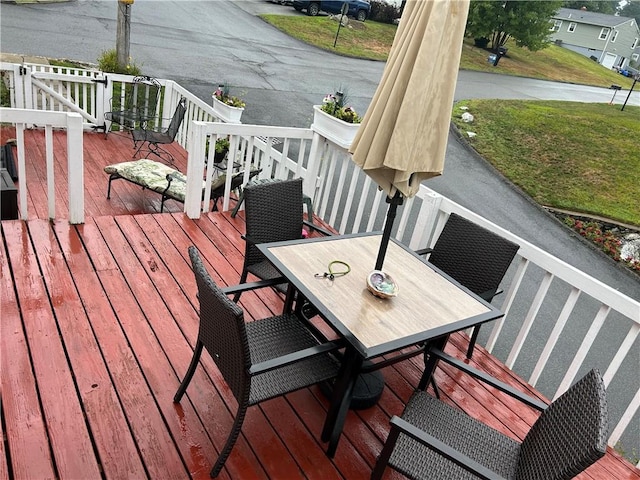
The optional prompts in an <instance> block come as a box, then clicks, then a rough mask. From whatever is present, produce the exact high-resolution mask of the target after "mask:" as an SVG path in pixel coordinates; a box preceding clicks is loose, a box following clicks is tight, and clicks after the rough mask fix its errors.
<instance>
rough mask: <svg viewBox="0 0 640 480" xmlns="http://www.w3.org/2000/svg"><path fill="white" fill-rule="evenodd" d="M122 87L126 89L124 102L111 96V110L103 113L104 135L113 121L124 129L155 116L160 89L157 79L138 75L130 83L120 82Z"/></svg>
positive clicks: (145, 121) (133, 126)
mask: <svg viewBox="0 0 640 480" xmlns="http://www.w3.org/2000/svg"><path fill="white" fill-rule="evenodd" d="M122 88H124V89H126V91H125V95H124V103H121V101H120V98H118V97H116V98H115V99H114V98H112V99H111V110H112V111H110V112H106V113H105V114H104V118H105V120H106V122H105V127H104V131H105V136H106V135H108V133H109V131H110V130H111V125H112V124H114V123H115V124H118V125H120V126H122V128H124V129H125V130H134V129H135V128H142V127H144V126H145V125H146V124H147V123H148V122H149V121H150V120H153V119H154V118H155V116H156V110H157V106H158V101H159V100H160V93H161V91H162V86H161V85H160V82H158V80H156V79H155V78H152V77H149V76H146V75H138V76H137V77H135V78H134V79H133V83H131V84H130V85H127V84H122ZM114 100H115V101H114ZM107 122H108V123H107Z"/></svg>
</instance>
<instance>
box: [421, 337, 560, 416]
mask: <svg viewBox="0 0 640 480" xmlns="http://www.w3.org/2000/svg"><path fill="white" fill-rule="evenodd" d="M429 355H433V356H435V357H437V358H438V359H440V360H442V361H443V362H446V363H448V364H449V365H451V366H453V367H455V368H457V369H459V370H462V371H463V372H466V373H467V374H469V375H471V376H472V377H474V378H477V379H478V380H480V381H482V382H484V383H486V384H488V385H491V386H492V387H494V388H497V389H498V390H500V391H501V392H504V393H506V394H507V395H509V396H511V397H513V398H515V399H517V400H519V401H521V402H522V403H524V404H526V405H529V406H530V407H533V408H535V409H536V410H540V411H543V410H546V409H547V407H548V405H547V404H546V403H544V402H543V401H541V400H538V399H537V398H534V397H531V396H529V395H526V394H524V393H522V392H520V391H518V390H516V389H515V388H513V387H512V386H510V385H507V384H506V383H503V382H501V381H499V380H496V379H495V378H493V377H492V376H491V375H487V374H486V373H484V372H481V371H480V370H477V369H475V368H473V367H471V366H470V365H467V364H466V363H464V362H463V361H462V360H458V359H457V358H454V357H452V356H450V355H447V354H446V353H444V352H443V351H441V350H439V349H437V348H431V349H429Z"/></svg>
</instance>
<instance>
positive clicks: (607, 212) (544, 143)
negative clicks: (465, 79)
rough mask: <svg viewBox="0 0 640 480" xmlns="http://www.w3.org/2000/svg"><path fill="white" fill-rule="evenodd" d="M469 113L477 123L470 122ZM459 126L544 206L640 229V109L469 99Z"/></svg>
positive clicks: (456, 117) (461, 104) (480, 150)
mask: <svg viewBox="0 0 640 480" xmlns="http://www.w3.org/2000/svg"><path fill="white" fill-rule="evenodd" d="M461 107H467V108H468V110H466V111H468V112H469V113H471V114H472V115H473V116H474V121H473V123H464V122H462V120H461V118H460V116H461V114H462V113H463V112H464V111H465V110H462V109H461ZM453 121H454V123H455V124H456V125H457V126H458V127H459V129H460V131H461V132H462V134H463V135H464V136H466V132H468V131H471V132H474V133H475V134H476V136H475V137H473V138H471V139H469V141H470V142H471V144H472V145H473V147H474V148H475V149H476V150H477V151H478V153H480V154H481V155H482V156H483V157H484V158H486V159H487V160H488V161H489V162H490V163H491V164H493V165H494V166H495V167H496V168H497V169H498V170H500V171H501V172H502V173H503V174H504V175H505V176H506V177H508V178H509V179H510V180H511V181H513V182H514V183H515V184H516V185H518V186H519V187H521V188H522V189H523V190H524V191H525V192H526V193H527V194H529V195H530V196H531V197H532V198H533V199H535V200H536V201H537V202H538V203H540V204H541V205H547V206H550V207H556V208H562V209H567V210H572V211H577V212H582V213H585V214H595V215H601V216H604V217H607V218H610V219H613V220H618V221H621V222H625V223H630V224H634V225H640V208H639V207H638V199H639V198H640V150H639V148H640V147H639V146H638V138H640V107H636V106H630V105H627V106H626V107H625V109H624V111H621V107H620V105H608V104H585V103H572V102H552V101H520V100H501V101H499V102H496V101H494V100H468V101H462V102H459V103H458V104H456V105H455V107H454V110H453Z"/></svg>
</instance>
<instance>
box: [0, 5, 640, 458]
mask: <svg viewBox="0 0 640 480" xmlns="http://www.w3.org/2000/svg"><path fill="white" fill-rule="evenodd" d="M117 6H118V3H117V2H105V1H101V0H78V1H73V2H69V3H54V4H28V5H15V4H10V3H2V4H1V5H0V49H1V50H2V51H3V52H9V53H21V54H29V55H41V56H46V57H57V58H70V59H75V60H83V61H88V62H95V61H96V59H97V58H98V56H99V55H100V54H101V52H102V51H103V50H106V49H109V48H113V46H114V45H115V31H116V24H115V19H116V8H117ZM257 13H280V14H282V13H286V14H292V15H295V14H298V13H297V12H295V11H294V10H293V8H291V7H286V6H282V5H276V4H272V3H270V2H267V1H264V0H244V1H236V2H231V1H225V0H218V1H168V0H167V1H158V0H136V2H135V4H134V5H133V6H132V8H131V14H132V20H131V55H132V57H133V58H134V60H135V62H136V63H137V64H138V65H140V66H141V67H142V70H143V71H144V72H145V73H146V74H149V75H153V76H157V77H160V78H169V79H173V80H175V81H177V82H179V83H180V84H181V85H183V86H184V87H185V88H187V89H188V90H190V91H192V92H193V93H195V94H196V95H198V96H199V97H200V98H202V99H203V100H205V101H209V99H210V97H211V93H212V92H213V90H214V88H215V86H216V85H217V84H218V83H219V82H221V81H224V82H228V83H229V84H231V85H233V86H234V89H233V93H234V94H236V95H241V96H242V97H244V99H245V100H246V102H247V108H246V110H245V112H244V115H243V122H244V123H255V124H264V125H282V126H298V127H306V126H308V125H310V124H311V121H312V105H314V104H317V103H318V102H319V101H321V99H322V98H323V97H324V95H325V94H326V93H329V92H333V91H335V90H336V89H337V88H339V87H345V88H346V89H347V92H348V95H349V98H350V103H351V104H352V105H353V106H354V107H355V108H356V110H357V111H360V112H364V111H365V110H366V108H367V106H368V104H369V101H370V99H371V97H372V96H373V93H374V91H375V89H376V86H377V84H378V81H379V79H380V77H381V75H382V70H383V67H384V64H383V63H382V62H374V61H367V60H359V59H352V58H347V57H342V56H337V55H333V54H331V53H328V52H324V51H321V50H318V49H316V48H313V47H310V46H308V45H306V44H304V43H302V42H299V41H297V40H295V39H292V38H290V37H288V36H286V35H284V34H282V33H281V32H279V31H277V30H276V29H274V28H272V27H271V26H269V25H268V24H266V23H265V22H264V21H262V20H261V19H260V18H258V17H257V16H256V14H257ZM497 68H499V67H497ZM638 90H640V87H639V88H638ZM626 93H627V92H625V91H621V92H618V94H617V95H616V102H617V103H618V104H620V103H621V102H622V101H624V98H625V96H626ZM611 97H612V91H611V90H609V89H606V88H596V87H584V86H578V85H571V84H563V83H554V82H545V81H540V80H533V79H526V78H518V77H510V76H504V75H498V74H491V73H477V72H470V71H461V72H460V74H459V76H458V83H457V89H456V95H455V98H456V99H463V98H491V99H496V101H499V100H500V99H508V98H524V99H545V100H568V101H577V102H609V100H610V99H611ZM630 102H631V104H634V105H640V91H638V92H634V95H633V96H632V98H631V100H630ZM617 108H618V107H615V106H612V128H615V114H616V111H618V110H617ZM426 184H427V185H428V186H429V187H431V188H433V189H434V190H436V191H438V192H440V193H442V194H443V195H445V196H447V197H449V198H451V199H452V200H454V201H456V202H458V203H460V204H462V205H463V206H465V207H467V208H469V209H471V210H472V211H474V212H476V213H479V214H480V215H482V216H484V217H486V218H488V219H490V220H492V221H493V222H495V223H497V224H499V225H501V226H502V227H504V228H506V229H508V230H510V231H512V232H514V233H516V234H517V235H519V236H520V237H522V238H524V239H526V240H528V241H530V242H531V243H533V244H535V245H538V246H539V247H541V248H543V249H544V250H546V251H548V252H550V253H552V254H553V255H555V256H557V257H559V258H561V259H563V260H565V261H566V262H568V263H570V264H571V265H573V266H575V267H577V268H579V269H580V270H583V271H585V272H587V273H589V274H590V275H592V276H594V277H596V278H598V279H599V280H601V281H602V282H604V283H606V284H608V285H610V286H611V287H613V288H614V289H616V290H619V291H621V292H623V293H625V294H626V295H629V296H631V297H632V298H635V299H640V281H638V277H637V276H635V275H633V274H630V273H629V272H627V271H626V270H624V269H622V268H619V267H618V266H616V265H615V264H614V262H613V261H612V260H610V259H608V258H606V257H605V256H604V255H602V254H600V253H599V252H596V251H594V250H593V249H592V248H590V247H589V246H587V245H585V244H584V243H583V242H582V241H581V240H580V239H578V238H576V237H575V236H572V235H571V234H569V233H568V232H567V231H566V229H564V228H563V227H562V226H561V225H559V224H558V223H557V222H556V221H555V219H553V218H551V217H550V216H549V215H548V214H546V213H545V212H544V211H543V210H542V209H540V208H539V207H538V206H537V205H535V204H533V203H532V202H531V201H530V200H529V199H528V198H527V197H525V196H524V195H522V194H521V193H520V192H519V190H517V189H516V188H514V187H513V186H512V185H511V184H510V183H509V182H508V181H506V180H505V179H503V178H502V177H501V176H500V175H499V174H497V172H495V171H494V170H493V169H492V168H491V167H490V166H489V165H488V164H487V163H486V162H485V161H484V160H482V159H481V158H479V157H478V156H477V155H475V154H474V153H473V152H472V151H470V150H469V149H467V148H466V147H465V145H464V144H463V143H460V142H459V141H458V140H457V139H456V138H455V137H454V136H451V137H450V141H449V146H448V149H447V157H446V163H445V171H444V174H443V175H442V176H441V177H438V178H435V179H432V180H429V181H428V182H426ZM532 288H537V287H532ZM558 301H561V299H559V300H558ZM590 315H591V316H590V317H586V318H593V314H590ZM607 327H608V328H606V329H605V330H606V332H605V334H603V336H604V337H605V341H604V344H603V345H602V346H600V347H599V349H600V350H601V353H602V354H603V355H605V356H606V357H607V358H610V356H611V355H612V352H613V351H614V350H615V348H616V347H614V346H610V345H619V341H620V340H619V338H620V335H622V334H623V333H624V332H622V331H621V330H620V329H616V326H615V325H611V326H609V325H608V326H607ZM514 328H515V327H514ZM484 330H488V329H484ZM484 330H483V331H484ZM515 333H516V332H513V331H512V332H509V331H505V336H507V337H511V336H514V335H515ZM545 335H548V330H545V329H542V330H540V331H535V332H534V331H532V333H531V336H530V338H529V339H528V342H531V343H533V344H534V345H543V344H544V341H546V337H545ZM634 347H635V350H634V355H632V358H630V360H629V362H627V364H625V366H624V368H623V369H622V371H621V372H620V373H619V375H618V377H621V378H622V379H627V380H628V381H629V384H630V387H631V388H630V389H628V390H626V391H622V392H616V394H618V395H620V396H621V397H628V394H629V392H631V393H633V392H635V391H636V389H637V383H638V381H640V379H638V370H637V366H638V365H639V364H640V341H636V344H635V346H634ZM567 352H568V353H567V355H568V357H569V358H570V357H571V353H570V352H571V348H568V351H567ZM496 353H498V354H499V355H500V353H504V352H496ZM532 355H534V354H533V353H532ZM530 363H531V360H530V358H529V357H528V355H525V354H523V355H522V356H521V359H519V361H518V364H517V365H516V366H520V367H521V368H523V369H524V370H525V371H526V370H527V369H528V367H529V365H528V364H530ZM556 377H557V376H556ZM556 380H557V379H556ZM556 380H554V379H551V380H549V385H539V387H540V388H541V389H542V390H543V391H544V390H545V387H547V386H550V385H553V384H554V382H556ZM623 390H624V388H623ZM639 416H640V415H638V414H636V418H635V419H634V427H633V428H632V429H630V432H629V435H630V436H631V438H635V440H633V441H632V442H633V443H635V444H636V445H637V438H640V436H639V435H638V432H639V431H640V427H639V425H640V420H639V419H638V417H639Z"/></svg>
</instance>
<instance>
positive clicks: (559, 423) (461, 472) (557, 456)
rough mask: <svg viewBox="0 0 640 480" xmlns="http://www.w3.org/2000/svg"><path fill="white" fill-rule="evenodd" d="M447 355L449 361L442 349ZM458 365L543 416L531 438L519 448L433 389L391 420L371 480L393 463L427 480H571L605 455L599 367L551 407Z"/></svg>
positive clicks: (604, 408)
mask: <svg viewBox="0 0 640 480" xmlns="http://www.w3.org/2000/svg"><path fill="white" fill-rule="evenodd" d="M440 356H441V357H442V358H443V359H444V358H445V357H446V355H442V354H441V352H440ZM453 362H454V364H455V365H457V366H458V368H460V369H461V370H464V371H466V372H467V373H470V374H471V375H472V376H474V377H476V378H479V379H481V380H483V381H485V382H487V383H489V384H490V385H493V386H494V387H496V388H498V389H499V390H501V391H502V392H504V393H506V394H508V395H510V396H512V397H514V398H517V399H519V400H520V401H522V402H524V403H525V404H528V405H530V406H532V407H534V408H538V409H540V410H542V411H543V412H542V414H541V416H540V417H539V418H538V420H537V421H536V423H535V424H534V425H533V427H532V428H531V430H530V431H529V433H528V434H527V436H526V437H525V440H524V441H523V442H522V443H519V442H517V441H515V440H513V439H512V438H510V437H508V436H506V435H504V434H503V433H501V432H499V431H497V430H494V429H493V428H490V427H489V426H487V425H485V424H483V423H482V422H480V421H479V420H477V419H475V418H473V417H471V416H469V415H467V414H466V413H464V412H462V411H461V410H459V409H457V408H455V407H452V406H451V405H449V404H446V403H444V402H442V401H440V400H437V399H435V398H434V397H432V396H430V395H429V394H427V393H426V392H424V391H416V392H415V393H414V394H413V396H412V397H411V398H410V399H409V402H408V403H407V406H406V407H405V410H404V412H403V413H402V417H401V418H398V417H393V418H392V419H391V431H390V432H389V436H388V437H387V441H386V442H385V445H384V447H383V449H382V452H381V453H380V456H379V457H378V461H377V463H376V466H375V468H374V470H373V472H372V475H371V478H372V480H377V479H380V478H382V475H383V473H384V470H385V468H386V467H387V466H390V467H392V468H393V469H395V470H397V471H399V472H401V473H402V474H404V475H405V476H407V477H409V478H412V479H421V480H423V479H442V478H452V479H453V478H455V479H477V478H505V479H506V478H510V479H515V480H568V479H570V478H574V476H576V475H578V474H579V473H580V472H582V471H584V470H585V469H586V468H588V467H589V466H590V465H592V464H593V463H594V462H596V461H597V460H598V459H600V458H602V457H603V456H604V454H605V452H606V447H607V438H608V418H607V403H606V395H605V389H604V383H603V381H602V378H601V376H600V374H599V373H598V372H597V371H596V370H592V371H591V372H589V373H588V374H587V375H586V376H585V377H583V378H582V379H581V380H580V381H578V382H577V383H576V384H575V385H573V386H572V387H571V388H569V389H568V390H567V392H566V393H565V394H564V395H562V396H561V397H559V398H558V399H557V400H556V401H554V402H553V403H551V405H549V406H548V407H547V406H545V405H544V404H542V403H541V402H540V401H539V400H537V399H535V398H531V397H528V396H526V395H524V394H522V393H521V392H519V391H517V390H515V389H513V388H512V387H509V386H508V385H505V384H503V383H501V382H499V381H496V380H495V379H491V378H490V377H487V376H486V375H485V374H483V373H482V372H478V371H477V370H475V369H473V368H472V367H469V366H468V365H466V364H465V363H464V362H461V361H457V360H455V359H454V360H453ZM477 374H479V375H480V376H478V375H477ZM486 407H487V408H491V407H490V405H487V406H486Z"/></svg>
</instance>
